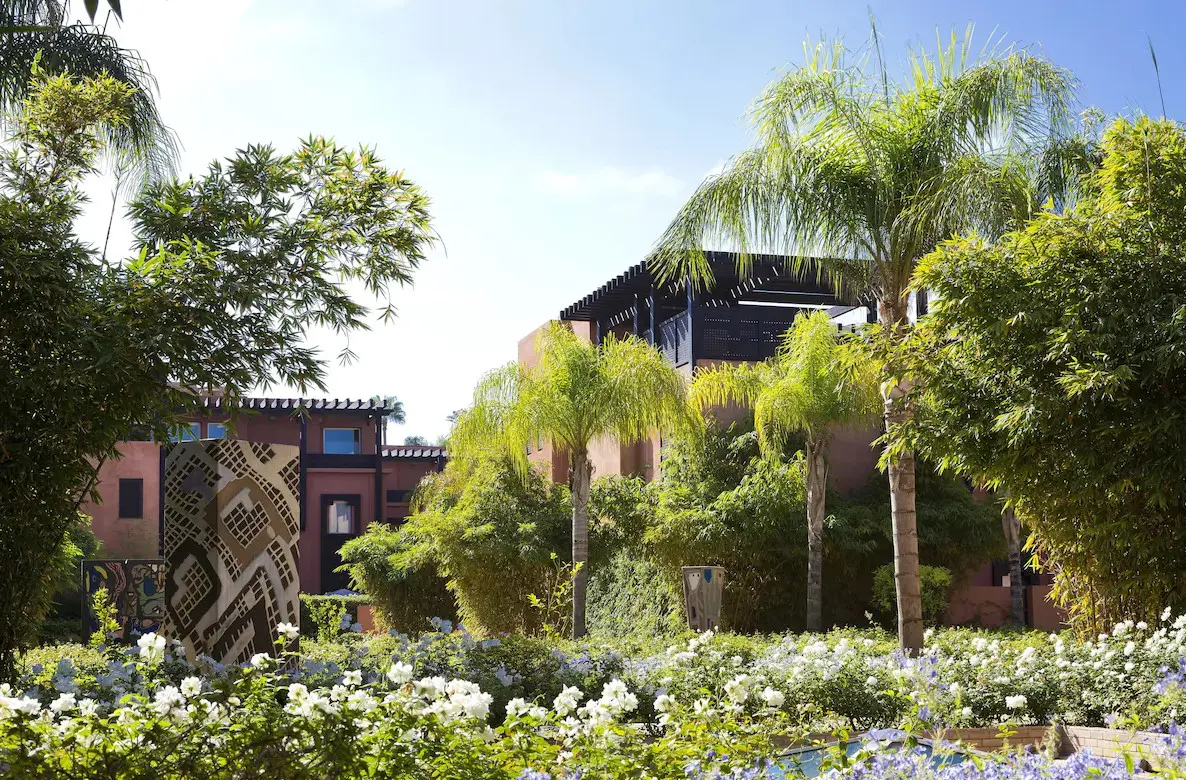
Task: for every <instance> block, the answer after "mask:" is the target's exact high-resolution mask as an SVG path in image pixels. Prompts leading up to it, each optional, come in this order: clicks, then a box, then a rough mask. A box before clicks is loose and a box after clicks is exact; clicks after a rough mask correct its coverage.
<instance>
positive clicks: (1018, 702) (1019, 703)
mask: <svg viewBox="0 0 1186 780" xmlns="http://www.w3.org/2000/svg"><path fill="white" fill-rule="evenodd" d="M1028 704H1029V700H1028V699H1026V698H1025V697H1024V696H1022V695H1021V694H1017V695H1016V696H1006V697H1005V706H1006V707H1008V708H1009V709H1011V710H1023V709H1025V707H1026V705H1028Z"/></svg>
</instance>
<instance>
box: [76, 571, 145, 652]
mask: <svg viewBox="0 0 1186 780" xmlns="http://www.w3.org/2000/svg"><path fill="white" fill-rule="evenodd" d="M100 589H104V590H106V591H107V600H108V602H109V603H114V604H115V618H116V620H117V621H118V622H119V629H118V630H117V631H116V632H115V633H116V638H117V639H122V640H125V641H131V639H132V634H133V633H139V634H147V633H148V632H149V631H159V630H160V628H161V623H162V622H163V621H164V619H165V562H164V561H163V560H159V559H157V560H116V559H100V558H84V559H83V561H82V592H83V595H84V597H85V601H84V602H83V605H82V617H83V623H84V628H85V631H86V635H87V636H90V635H91V634H93V633H94V632H95V631H98V630H99V621H98V619H97V618H96V617H95V612H94V595H95V594H96V593H98V592H99V590H100Z"/></svg>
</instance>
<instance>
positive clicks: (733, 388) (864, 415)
mask: <svg viewBox="0 0 1186 780" xmlns="http://www.w3.org/2000/svg"><path fill="white" fill-rule="evenodd" d="M848 352H849V350H848V349H847V348H846V345H845V344H844V343H842V341H841V338H840V333H839V330H838V328H837V327H836V324H835V323H833V322H832V320H831V318H830V317H828V315H827V314H826V313H824V312H822V311H820V312H816V313H814V314H811V315H809V316H805V317H799V318H798V319H796V320H795V323H794V325H792V326H791V328H790V329H789V330H788V331H787V332H786V333H785V334H784V335H783V338H782V344H781V345H780V346H779V349H778V351H777V353H776V354H775V356H774V358H773V359H771V360H767V361H764V362H761V363H737V364H729V363H723V364H721V365H718V366H715V367H713V368H710V369H707V370H701V371H698V372H696V375H695V377H694V378H693V381H692V387H691V391H690V392H689V395H688V397H689V400H690V401H691V403H692V405H693V406H694V407H697V408H699V410H701V411H705V410H707V409H710V408H712V407H714V406H721V405H723V404H726V403H730V402H732V403H737V404H741V405H744V406H747V407H750V408H752V409H753V410H754V427H755V428H756V429H757V432H758V445H759V447H760V448H761V451H762V454H763V455H764V456H766V457H770V458H776V459H777V458H779V457H781V456H782V455H783V454H784V453H785V451H786V448H787V445H788V443H789V442H791V441H794V440H796V439H797V438H798V437H799V436H803V437H804V439H805V442H804V453H803V454H804V460H805V462H806V471H807V474H806V476H807V630H808V631H821V630H823V567H824V518H825V517H826V516H827V511H826V498H825V496H826V493H827V489H828V442H829V441H830V440H831V438H832V433H833V431H834V430H835V429H836V428H837V427H839V426H844V425H853V424H859V423H862V422H866V421H869V420H871V419H873V418H874V417H875V416H876V409H877V404H876V400H875V397H876V390H875V389H874V388H873V387H872V383H871V382H870V379H871V378H870V377H869V376H868V374H867V373H866V372H864V371H862V368H863V366H864V362H863V361H861V360H860V359H856V360H853V359H851V358H852V357H854V356H852V355H850V354H846V353H848Z"/></svg>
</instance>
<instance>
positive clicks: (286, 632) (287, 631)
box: [276, 623, 301, 642]
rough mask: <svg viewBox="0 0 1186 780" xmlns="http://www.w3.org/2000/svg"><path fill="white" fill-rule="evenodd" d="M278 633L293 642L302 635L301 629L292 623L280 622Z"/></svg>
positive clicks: (277, 628)
mask: <svg viewBox="0 0 1186 780" xmlns="http://www.w3.org/2000/svg"><path fill="white" fill-rule="evenodd" d="M276 633H277V634H279V635H280V636H281V637H282V638H284V639H286V640H287V641H289V642H291V641H293V640H294V639H296V638H297V637H299V636H300V635H301V629H300V628H298V627H297V626H294V625H293V624H292V623H280V624H278V625H277V626H276Z"/></svg>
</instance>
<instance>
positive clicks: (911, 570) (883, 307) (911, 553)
mask: <svg viewBox="0 0 1186 780" xmlns="http://www.w3.org/2000/svg"><path fill="white" fill-rule="evenodd" d="M877 308H878V315H879V316H880V318H881V320H882V322H884V323H885V326H886V327H887V328H888V329H890V337H891V338H892V339H894V340H895V341H897V340H898V338H900V337H899V335H898V333H899V332H900V331H902V330H904V328H905V327H907V326H908V325H909V322H908V317H907V316H906V307H905V301H904V300H900V301H898V302H897V303H895V302H894V301H887V300H881V301H879V302H878V305H877ZM910 389H911V384H910V380H909V379H905V378H900V379H898V380H897V381H896V382H894V384H893V385H892V386H887V387H886V390H885V391H884V401H885V424H886V429H887V430H890V429H893V428H895V427H897V426H898V425H901V424H902V423H904V422H906V421H908V420H910V419H911V418H912V417H913V416H914V410H913V408H912V407H911V404H910V398H909V394H910ZM889 483H890V517H891V521H892V523H893V533H894V580H895V582H896V584H897V595H898V644H899V645H900V647H901V648H902V650H903V651H904V652H905V653H906V654H907V655H918V654H919V653H920V652H921V651H922V635H923V625H922V582H921V579H920V577H919V569H918V566H919V563H918V514H917V512H916V510H915V482H914V453H913V452H903V453H901V454H899V455H898V456H897V457H895V458H892V459H891V460H890V463H889Z"/></svg>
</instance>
